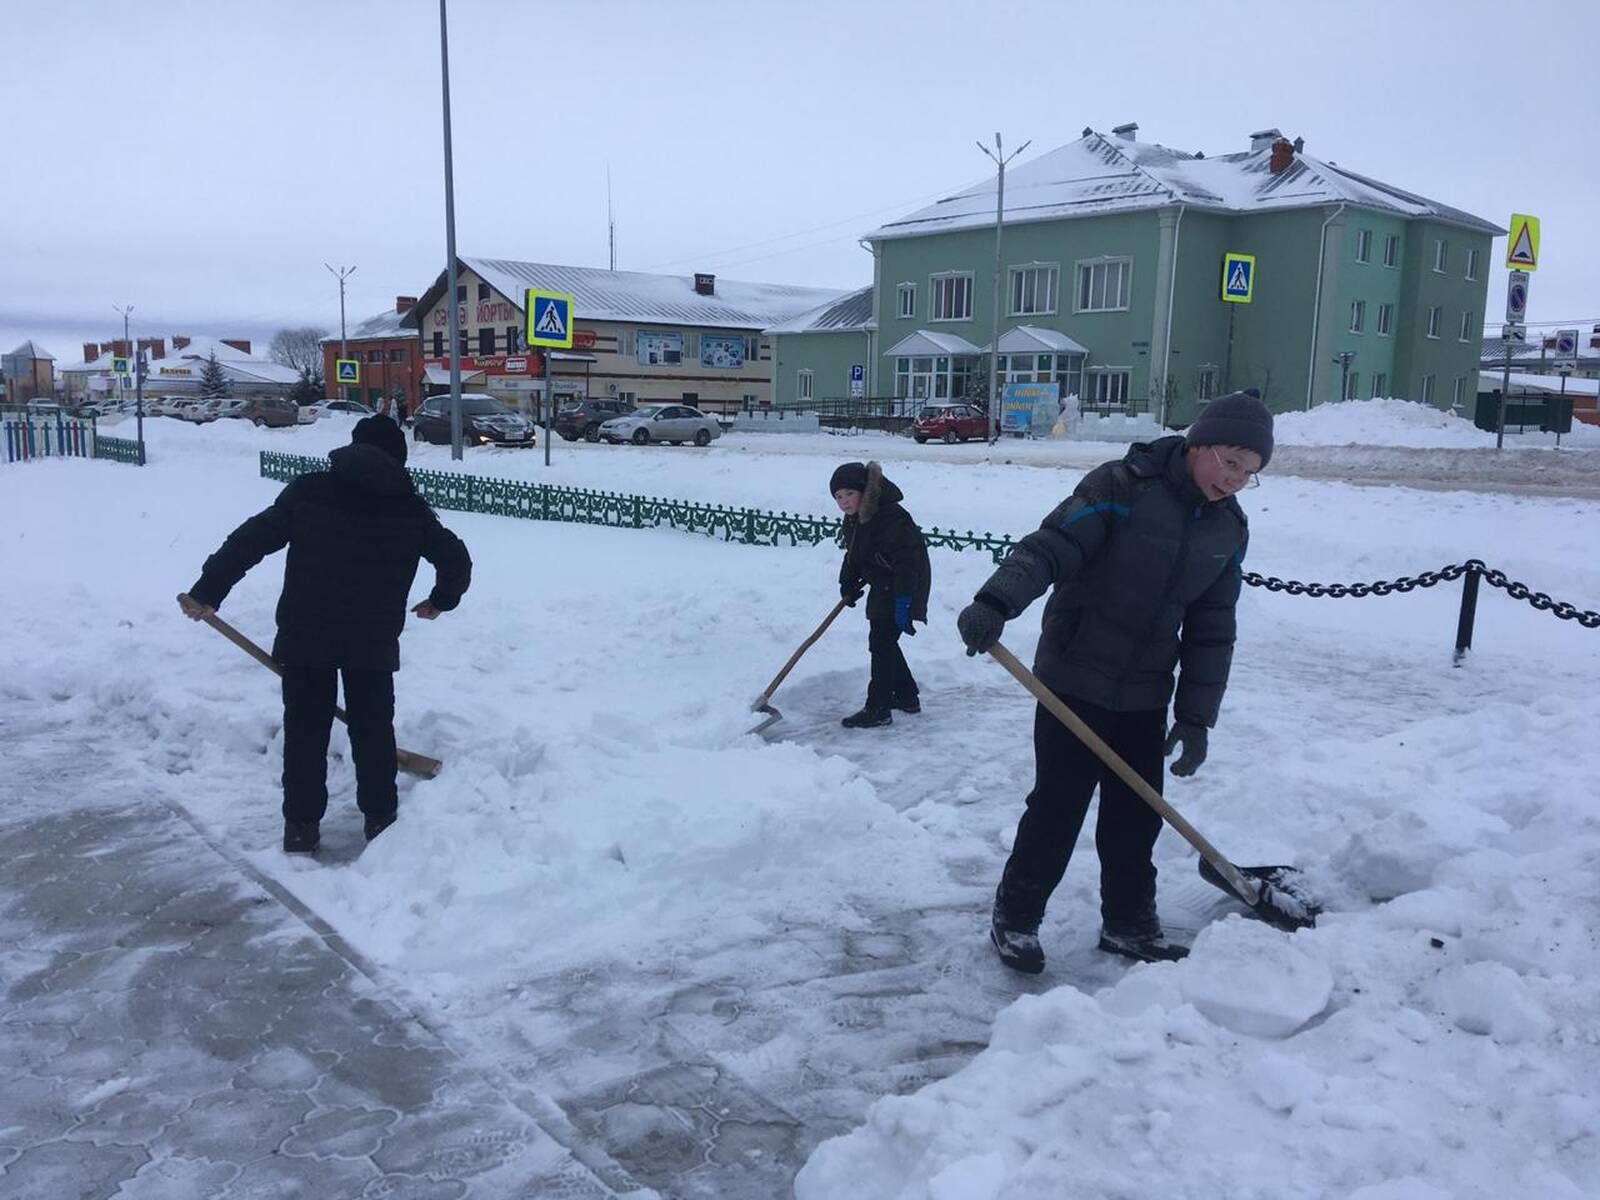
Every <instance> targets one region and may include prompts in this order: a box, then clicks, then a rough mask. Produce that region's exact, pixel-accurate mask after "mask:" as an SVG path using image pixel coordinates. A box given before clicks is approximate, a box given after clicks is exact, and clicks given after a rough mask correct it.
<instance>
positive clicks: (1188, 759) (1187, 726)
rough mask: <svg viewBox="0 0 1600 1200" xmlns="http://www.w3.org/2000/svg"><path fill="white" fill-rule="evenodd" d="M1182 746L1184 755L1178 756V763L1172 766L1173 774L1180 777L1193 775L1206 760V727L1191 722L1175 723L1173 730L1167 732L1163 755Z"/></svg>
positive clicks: (1180, 721) (1181, 721)
mask: <svg viewBox="0 0 1600 1200" xmlns="http://www.w3.org/2000/svg"><path fill="white" fill-rule="evenodd" d="M1180 744H1181V745H1182V746H1183V753H1182V754H1180V755H1178V761H1177V762H1175V763H1173V764H1172V773H1173V774H1174V775H1179V776H1185V775H1193V774H1194V773H1195V772H1196V771H1198V770H1199V769H1200V764H1201V763H1203V762H1205V760H1206V727H1205V726H1204V725H1196V724H1194V723H1193V722H1190V721H1183V720H1179V721H1174V722H1173V724H1172V728H1171V729H1170V730H1168V731H1167V748H1166V749H1165V750H1163V751H1162V753H1163V754H1171V753H1172V752H1173V750H1174V749H1176V748H1177V747H1178V746H1179V745H1180Z"/></svg>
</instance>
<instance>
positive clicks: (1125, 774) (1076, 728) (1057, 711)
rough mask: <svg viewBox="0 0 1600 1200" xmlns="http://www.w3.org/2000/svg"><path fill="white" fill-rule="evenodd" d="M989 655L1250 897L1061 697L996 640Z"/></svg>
mask: <svg viewBox="0 0 1600 1200" xmlns="http://www.w3.org/2000/svg"><path fill="white" fill-rule="evenodd" d="M989 655H990V657H991V658H993V659H994V660H995V661H996V662H997V663H999V664H1000V665H1001V666H1002V667H1004V668H1005V669H1006V670H1007V671H1010V672H1011V674H1012V676H1013V677H1014V678H1015V679H1016V681H1017V682H1018V683H1020V684H1021V685H1022V686H1023V687H1025V688H1027V689H1028V690H1029V691H1030V692H1032V693H1033V697H1034V699H1035V700H1037V701H1038V702H1039V703H1040V704H1042V705H1044V706H1045V707H1046V708H1047V709H1049V710H1050V713H1051V715H1052V716H1054V717H1055V718H1056V720H1058V721H1060V722H1061V723H1062V724H1063V725H1065V726H1066V727H1067V728H1068V729H1070V730H1072V732H1073V733H1074V734H1076V735H1077V737H1078V740H1079V741H1081V742H1082V743H1083V744H1084V745H1085V746H1087V747H1089V749H1091V750H1093V751H1094V753H1095V757H1096V758H1098V759H1099V760H1100V761H1101V762H1103V763H1105V765H1106V766H1108V767H1110V768H1111V769H1112V770H1113V771H1115V772H1116V773H1117V777H1118V778H1119V779H1121V780H1122V782H1123V783H1125V784H1127V785H1128V786H1129V787H1130V788H1132V789H1133V790H1134V791H1135V792H1137V793H1138V794H1139V796H1140V798H1141V799H1143V800H1144V802H1145V803H1146V804H1148V805H1149V806H1150V807H1151V808H1153V809H1155V810H1156V812H1158V813H1160V814H1161V817H1162V819H1163V820H1164V821H1166V823H1167V824H1168V825H1171V826H1172V827H1173V828H1174V829H1176V830H1177V831H1178V832H1179V833H1181V834H1182V835H1183V836H1184V839H1185V840H1186V841H1187V842H1188V843H1189V844H1190V845H1191V846H1193V847H1194V848H1195V849H1196V850H1198V851H1200V853H1201V854H1202V855H1203V856H1204V857H1205V860H1206V861H1207V862H1208V863H1210V864H1211V865H1212V866H1213V867H1215V868H1216V869H1217V873H1218V874H1219V875H1221V876H1222V877H1223V878H1224V879H1226V880H1227V881H1228V883H1229V884H1230V885H1232V887H1233V888H1234V890H1235V891H1236V892H1237V893H1238V894H1239V895H1240V896H1241V897H1246V898H1248V897H1251V896H1255V895H1256V894H1258V893H1259V892H1260V890H1261V888H1260V885H1259V884H1254V883H1252V882H1251V881H1250V880H1247V879H1246V878H1245V876H1244V875H1242V874H1240V873H1239V870H1238V868H1236V867H1235V866H1234V865H1233V864H1232V863H1231V862H1229V861H1228V860H1227V859H1226V858H1224V857H1223V855H1222V851H1220V850H1218V849H1217V848H1216V847H1215V846H1213V845H1212V844H1211V843H1210V842H1209V841H1207V840H1206V839H1205V837H1204V836H1203V835H1202V834H1201V833H1200V831H1199V830H1198V829H1196V828H1195V827H1194V826H1193V825H1191V824H1189V822H1188V821H1186V820H1184V819H1183V814H1181V813H1180V812H1178V810H1177V809H1175V808H1173V807H1172V805H1170V804H1168V803H1167V801H1166V799H1165V798H1164V797H1163V796H1162V795H1161V793H1160V792H1158V791H1156V789H1155V788H1153V787H1151V786H1150V784H1149V783H1148V782H1146V780H1145V778H1144V776H1142V775H1140V774H1139V772H1137V771H1135V770H1134V769H1133V768H1132V767H1130V766H1129V765H1128V764H1127V762H1126V760H1124V759H1123V757H1122V755H1120V754H1118V753H1117V752H1116V751H1115V750H1113V749H1112V748H1111V747H1110V746H1108V745H1106V743H1105V741H1104V740H1103V739H1102V738H1101V737H1100V735H1099V734H1097V733H1096V732H1095V731H1094V730H1092V729H1090V728H1089V726H1088V725H1087V724H1085V723H1084V720H1083V718H1082V717H1080V716H1078V714H1077V713H1075V712H1073V711H1072V710H1071V709H1070V708H1068V707H1067V706H1066V705H1065V704H1063V703H1062V701H1061V697H1060V696H1058V695H1056V694H1055V693H1054V692H1052V691H1051V690H1050V689H1049V688H1047V687H1045V685H1044V684H1042V683H1040V682H1039V678H1038V676H1036V675H1035V674H1034V673H1033V672H1032V671H1030V670H1028V668H1027V667H1025V666H1023V665H1022V663H1020V662H1019V661H1017V656H1016V655H1015V654H1013V653H1011V651H1009V650H1007V649H1006V648H1005V647H1004V646H1002V645H1001V644H1000V643H998V642H996V643H995V645H994V648H993V649H992V650H990V651H989Z"/></svg>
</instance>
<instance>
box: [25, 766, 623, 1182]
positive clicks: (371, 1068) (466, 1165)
mask: <svg viewBox="0 0 1600 1200" xmlns="http://www.w3.org/2000/svg"><path fill="white" fill-rule="evenodd" d="M11 778H12V780H13V781H15V779H16V776H15V775H12V776H11ZM3 790H4V789H3V788H0V791H3ZM5 799H6V801H7V802H6V803H0V1064H3V1066H0V1078H3V1083H0V1197H3V1198H5V1200H21V1198H24V1197H26V1198H27V1200H76V1198H82V1200H91V1198H94V1200H98V1198H102V1197H105V1198H113V1200H146V1198H150V1200H155V1198H159V1200H187V1198H190V1197H195V1198H199V1197H207V1198H209V1197H218V1198H220V1200H257V1198H266V1197H285V1198H287V1197H296V1198H305V1197H316V1198H317V1200H339V1198H342V1197H353V1198H354V1197H361V1198H374V1200H376V1198H380V1197H381V1198H385V1200H458V1198H461V1197H552V1198H562V1197H604V1196H614V1195H618V1194H627V1193H628V1192H630V1191H632V1190H633V1186H634V1185H633V1184H632V1181H631V1180H630V1179H629V1178H628V1177H627V1176H626V1174H625V1173H624V1172H623V1171H622V1170H621V1169H620V1168H618V1167H617V1166H616V1164H615V1163H614V1162H611V1161H610V1160H609V1159H607V1158H606V1157H605V1156H604V1154H603V1153H598V1152H597V1153H589V1152H585V1151H584V1150H583V1149H582V1148H581V1147H574V1142H575V1139H574V1138H573V1137H572V1136H571V1131H570V1129H562V1128H560V1121H561V1117H560V1114H559V1111H558V1110H554V1109H553V1106H551V1111H552V1112H554V1119H551V1114H550V1112H546V1111H544V1110H542V1109H541V1107H540V1102H539V1100H538V1099H537V1097H536V1096H534V1095H533V1094H532V1093H529V1092H527V1091H525V1090H521V1089H519V1088H517V1087H515V1086H507V1085H506V1083H505V1081H504V1079H502V1078H498V1077H495V1076H492V1075H490V1074H486V1073H485V1072H483V1071H482V1070H479V1069H477V1068H475V1067H474V1066H473V1065H472V1064H470V1063H468V1062H466V1061H464V1060H463V1059H462V1058H461V1057H459V1056H458V1055H457V1054H455V1053H453V1052H452V1050H451V1048H450V1047H449V1046H448V1045H447V1044H446V1043H445V1042H444V1041H443V1040H442V1039H441V1038H439V1037H438V1036H436V1035H435V1034H434V1033H432V1032H430V1031H429V1030H428V1029H427V1028H425V1027H424V1026H423V1025H422V1024H421V1023H419V1021H418V1020H416V1019H415V1018H414V1017H413V1016H411V1015H409V1014H408V1013H407V1012H406V1011H405V1010H404V1009H403V1007H402V1004H403V1000H397V999H396V998H395V997H394V996H392V995H391V994H390V993H388V992H387V991H386V989H385V988H384V987H382V986H381V985H380V984H378V983H375V982H374V980H373V979H372V978H369V977H368V976H367V975H366V974H365V973H364V972H363V970H361V969H360V967H361V963H360V960H359V959H358V958H356V957H355V956H354V955H350V954H348V953H347V950H348V948H344V947H341V946H340V944H339V942H338V939H337V938H336V937H335V936H334V935H333V934H332V933H331V931H329V930H328V929H327V928H326V927H325V926H322V925H321V924H320V922H318V921H317V919H316V918H315V917H314V916H312V915H311V914H309V913H306V912H304V911H303V910H298V909H297V906H296V904H295V902H294V901H293V899H292V898H291V897H288V896H287V895H286V894H283V893H281V892H280V891H278V890H277V889H276V887H275V885H272V884H271V883H270V882H268V881H266V880H264V879H262V878H260V877H253V876H252V874H251V873H250V872H249V871H248V869H243V868H241V866H239V865H236V864H235V863H233V862H230V861H229V860H228V858H226V857H224V856H223V855H222V854H220V853H219V852H218V851H217V850H215V849H213V848H212V847H211V846H209V845H208V844H207V842H206V841H205V839H204V838H203V837H202V836H201V835H200V834H199V832H198V831H197V830H196V829H195V828H194V827H193V826H191V825H190V824H189V822H188V821H187V820H185V819H183V818H182V817H181V816H180V815H179V814H178V813H176V812H175V811H174V810H172V809H171V808H169V807H167V806H166V805H164V804H162V803H160V802H148V803H139V804H124V805H112V806H103V807H93V806H91V807H82V806H78V807H73V808H71V809H70V810H68V811H41V807H42V806H40V805H38V804H26V803H20V804H14V803H11V802H10V801H12V800H21V797H18V796H12V797H6V798H5ZM30 809H32V810H33V811H28V810H30ZM342 950H343V951H346V952H345V953H342V952H341V951H342ZM552 1131H554V1132H555V1134H556V1136H552ZM575 1150H576V1156H575ZM580 1158H581V1159H582V1160H583V1161H580Z"/></svg>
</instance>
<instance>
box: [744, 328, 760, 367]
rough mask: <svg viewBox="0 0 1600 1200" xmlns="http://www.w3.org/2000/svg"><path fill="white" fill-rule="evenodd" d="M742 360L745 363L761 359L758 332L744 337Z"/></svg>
mask: <svg viewBox="0 0 1600 1200" xmlns="http://www.w3.org/2000/svg"><path fill="white" fill-rule="evenodd" d="M744 361H745V362H746V363H753V362H760V361H761V337H760V335H759V334H751V335H750V336H749V337H747V338H745V339H744Z"/></svg>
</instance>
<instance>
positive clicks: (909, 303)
mask: <svg viewBox="0 0 1600 1200" xmlns="http://www.w3.org/2000/svg"><path fill="white" fill-rule="evenodd" d="M895 295H896V296H897V297H899V303H900V308H899V310H898V311H899V313H900V319H901V320H902V321H913V320H915V319H916V316H917V285H916V284H914V283H902V284H901V285H900V286H899V287H897V288H896V289H895Z"/></svg>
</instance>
